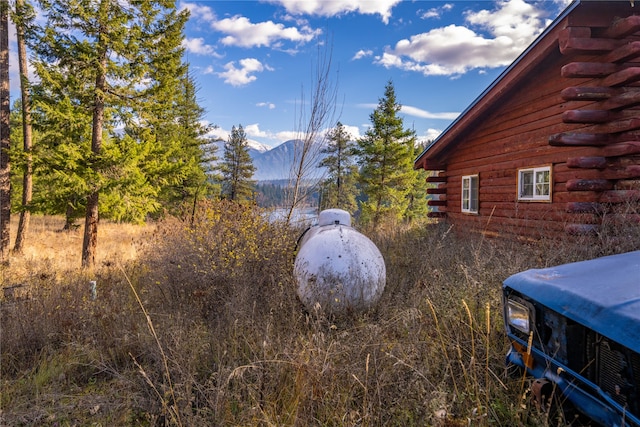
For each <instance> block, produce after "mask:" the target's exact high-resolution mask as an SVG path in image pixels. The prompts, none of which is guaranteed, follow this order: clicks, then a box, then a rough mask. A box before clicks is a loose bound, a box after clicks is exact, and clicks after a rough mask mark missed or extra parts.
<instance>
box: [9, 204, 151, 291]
mask: <svg viewBox="0 0 640 427" xmlns="http://www.w3.org/2000/svg"><path fill="white" fill-rule="evenodd" d="M63 226H64V218H62V217H55V216H42V215H35V216H32V217H31V221H30V226H29V232H28V233H27V236H26V239H25V247H24V250H23V253H22V254H15V253H14V254H12V255H11V258H10V263H11V268H10V269H6V268H5V269H2V270H0V274H2V276H0V281H1V283H2V284H3V286H6V285H8V284H15V283H20V282H22V281H24V280H25V275H29V274H31V273H33V272H38V271H40V272H42V271H46V270H55V272H56V273H57V274H66V273H69V272H74V271H77V270H78V268H79V267H80V265H81V254H82V239H83V229H82V227H79V228H77V229H75V230H70V231H64V230H63V229H62V227H63ZM17 228H18V217H17V215H14V217H12V221H11V244H12V245H13V242H15V233H16V230H17ZM154 229H155V225H153V224H151V225H143V226H140V225H132V224H115V223H111V222H105V221H102V222H101V223H100V225H99V227H98V252H97V255H96V264H97V266H99V267H104V266H109V265H115V264H118V263H126V262H128V261H131V260H135V259H137V258H138V256H139V254H140V251H141V250H142V248H143V247H144V245H145V243H146V242H148V238H149V236H150V235H151V234H152V233H153V230H154Z"/></svg>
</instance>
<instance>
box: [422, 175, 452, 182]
mask: <svg viewBox="0 0 640 427" xmlns="http://www.w3.org/2000/svg"><path fill="white" fill-rule="evenodd" d="M427 182H447V177H446V176H428V177H427Z"/></svg>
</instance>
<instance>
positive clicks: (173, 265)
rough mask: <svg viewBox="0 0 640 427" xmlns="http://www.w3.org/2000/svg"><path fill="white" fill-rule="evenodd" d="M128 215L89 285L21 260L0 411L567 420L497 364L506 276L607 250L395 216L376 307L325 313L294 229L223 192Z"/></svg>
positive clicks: (95, 416) (165, 419)
mask: <svg viewBox="0 0 640 427" xmlns="http://www.w3.org/2000/svg"><path fill="white" fill-rule="evenodd" d="M34 228H35V227H34ZM107 229H108V227H107V226H106V225H105V226H103V227H102V230H103V231H107ZM36 230H37V228H36ZM41 230H42V232H46V231H45V230H44V228H43V229H41ZM124 230H126V228H124V227H123V229H122V230H120V229H119V228H118V229H117V231H112V233H113V234H116V233H117V234H119V235H120V236H123V234H120V233H121V232H122V233H124ZM130 230H133V231H132V232H131V234H127V235H126V237H120V238H118V239H115V240H116V241H120V242H121V243H124V247H123V249H122V250H119V249H116V248H115V246H114V250H113V251H112V252H111V254H112V255H111V258H110V257H109V256H107V257H106V258H103V259H104V260H107V261H108V262H106V263H105V262H101V263H100V265H101V267H100V268H99V269H97V270H96V271H95V272H93V274H92V276H91V279H92V280H96V281H97V283H98V294H97V298H96V299H95V300H93V299H92V298H91V294H90V292H89V290H88V288H87V283H88V279H89V277H88V276H87V274H86V273H83V272H78V271H77V270H74V269H72V268H68V269H66V268H67V267H66V266H68V264H64V265H65V267H64V268H60V267H59V266H57V265H56V264H55V261H49V262H48V263H42V264H38V265H37V267H36V266H35V264H34V266H32V267H29V268H28V270H29V269H30V271H31V273H29V274H28V275H27V276H26V279H25V280H31V281H32V284H34V287H33V292H32V295H31V298H29V299H26V300H20V301H6V300H5V301H2V302H1V303H2V311H1V313H0V314H1V318H0V322H1V324H2V335H1V336H0V345H1V346H0V350H1V356H2V359H1V362H2V363H1V370H0V374H1V375H2V390H1V398H0V405H1V409H2V412H1V413H0V424H3V425H4V424H7V425H124V426H138V425H148V426H155V425H182V426H210V425H225V426H226V425H230V426H234V425H236V426H247V425H251V426H254V425H255V426H258V425H259V426H271V425H277V426H308V425H322V426H411V425H415V426H469V425H471V426H485V425H497V426H513V425H522V426H550V425H561V423H560V422H559V421H556V420H550V419H547V418H546V416H545V415H544V414H538V413H537V412H536V410H535V408H533V407H532V406H531V405H530V404H529V401H528V399H527V398H523V396H524V391H525V390H526V388H527V384H526V380H524V379H522V378H511V377H509V376H507V375H505V371H504V354H505V352H506V349H507V343H506V340H505V337H504V332H503V324H502V315H501V307H500V299H499V296H500V289H501V283H502V280H504V279H505V278H506V277H508V276H509V275H510V274H512V273H515V272H517V271H520V270H522V269H526V268H531V267H540V266H544V265H548V264H551V263H557V262H558V261H559V258H561V257H562V255H561V252H563V251H564V253H565V255H564V256H567V257H568V256H569V255H570V256H571V257H573V258H575V257H579V256H590V255H592V254H593V253H596V252H597V253H606V252H607V251H612V250H613V251H615V250H616V249H615V248H614V249H608V248H605V247H602V246H598V241H596V244H595V245H594V244H592V245H590V246H589V248H590V249H589V250H590V252H589V253H581V254H578V255H576V254H577V251H576V250H573V251H572V250H571V249H570V248H569V247H568V246H559V245H558V244H557V242H556V244H554V245H553V250H551V249H550V248H551V244H548V245H547V244H546V243H545V242H542V243H540V244H536V245H533V244H529V245H527V246H524V245H521V244H517V243H511V242H497V241H486V240H483V239H481V238H473V237H469V236H464V237H460V236H458V235H457V234H456V233H455V230H452V229H450V228H448V227H447V226H441V225H437V226H434V225H429V224H424V225H421V226H414V227H411V228H406V229H405V228H402V227H395V228H393V229H388V230H384V231H380V232H378V233H370V234H369V235H370V237H371V238H372V240H373V241H374V242H375V243H376V244H377V245H378V247H379V248H380V250H381V252H382V253H383V256H384V257H385V262H386V265H387V287H386V289H385V292H384V295H383V297H382V300H381V301H380V303H379V304H378V306H377V307H376V308H375V309H374V310H372V311H370V312H368V313H365V314H360V315H350V316H344V317H341V318H326V317H324V316H322V315H320V314H319V313H315V312H307V311H305V309H304V308H303V306H302V304H300V302H299V301H298V300H297V298H296V296H295V291H294V289H295V286H294V282H293V278H292V276H291V271H292V263H293V259H294V248H295V241H296V239H297V237H298V236H299V235H300V232H301V230H297V229H290V228H288V227H286V226H284V225H282V224H276V223H269V222H267V221H265V220H264V217H263V216H262V215H261V214H260V213H259V212H257V211H256V210H254V209H252V208H247V207H239V206H237V205H233V204H230V203H224V202H221V203H214V204H210V205H203V206H201V207H200V209H199V215H198V216H197V218H196V220H195V222H193V223H186V222H183V221H180V220H178V219H170V220H167V221H165V222H163V223H162V224H159V225H158V227H157V229H153V230H148V229H130ZM50 232H51V233H54V232H52V231H50ZM630 232H632V233H635V234H629V237H628V239H631V244H632V245H634V244H637V243H638V242H640V238H638V236H640V233H639V232H638V230H637V227H636V228H635V229H633V230H631V231H630ZM136 233H139V234H136ZM625 235H627V234H625ZM50 236H55V237H60V236H57V234H51V235H50ZM107 239H108V237H107V236H105V237H104V238H103V239H102V240H100V243H99V245H101V244H103V243H102V242H106V241H107ZM62 240H64V239H62ZM56 241H58V242H59V241H61V240H56ZM599 241H600V242H603V241H604V240H603V239H600V240H599ZM140 242H144V243H145V244H144V245H142V244H141V243H140ZM132 247H133V248H134V249H135V252H129V251H130V250H132V249H131V248H132ZM582 247H584V245H583V246H582ZM625 247H626V246H625ZM49 250H50V251H51V252H52V253H58V252H61V251H62V250H56V249H55V248H53V249H51V248H50V249H49ZM99 250H100V251H104V252H103V254H105V255H103V256H106V253H107V251H106V248H105V247H104V246H99ZM124 254H130V256H129V257H126V256H124ZM76 257H78V258H76V261H74V264H75V265H78V264H79V252H78V253H77V254H76ZM118 257H122V258H118ZM35 258H36V257H34V262H35ZM15 266H16V263H14V264H12V266H11V267H9V270H8V271H5V272H4V273H3V274H5V277H6V276H9V275H12V274H13V273H12V272H11V270H12V269H13V268H15ZM59 271H64V273H59Z"/></svg>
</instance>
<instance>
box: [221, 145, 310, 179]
mask: <svg viewBox="0 0 640 427" xmlns="http://www.w3.org/2000/svg"><path fill="white" fill-rule="evenodd" d="M248 142H249V155H250V156H251V159H252V160H253V165H254V166H255V167H256V171H255V173H254V174H253V180H254V181H277V180H288V179H289V175H290V172H291V166H292V164H293V155H294V150H295V144H296V143H298V142H299V140H297V139H290V140H289V141H285V142H283V143H282V144H280V145H278V146H276V147H273V148H271V147H269V146H268V145H265V144H261V143H259V142H257V141H252V140H249V141H248ZM224 143H225V141H216V142H215V143H214V144H215V145H216V146H217V147H218V151H217V152H216V156H217V157H218V159H222V157H223V156H224ZM321 174H322V170H321V169H318V174H317V175H318V177H319V176H320V175H321Z"/></svg>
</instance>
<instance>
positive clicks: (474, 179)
mask: <svg viewBox="0 0 640 427" xmlns="http://www.w3.org/2000/svg"><path fill="white" fill-rule="evenodd" d="M461 191H462V194H461V197H460V199H461V200H460V202H461V203H460V209H461V211H462V212H464V213H471V214H477V213H478V211H479V208H480V198H479V194H480V177H479V175H477V174H476V175H463V176H462V189H461ZM474 193H475V194H474ZM474 195H475V197H474ZM474 200H475V206H474V203H473V202H474Z"/></svg>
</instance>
